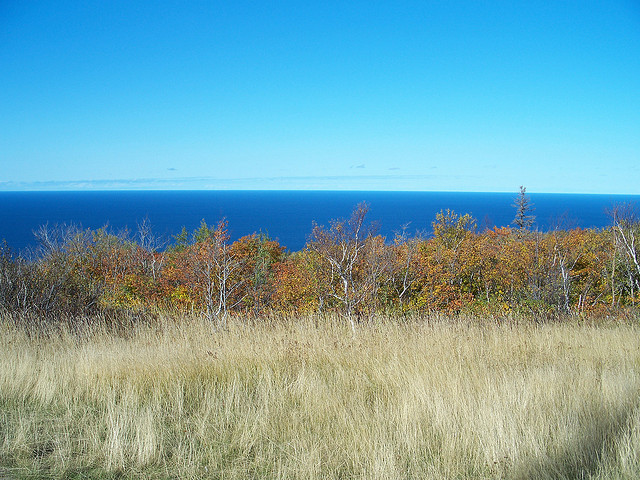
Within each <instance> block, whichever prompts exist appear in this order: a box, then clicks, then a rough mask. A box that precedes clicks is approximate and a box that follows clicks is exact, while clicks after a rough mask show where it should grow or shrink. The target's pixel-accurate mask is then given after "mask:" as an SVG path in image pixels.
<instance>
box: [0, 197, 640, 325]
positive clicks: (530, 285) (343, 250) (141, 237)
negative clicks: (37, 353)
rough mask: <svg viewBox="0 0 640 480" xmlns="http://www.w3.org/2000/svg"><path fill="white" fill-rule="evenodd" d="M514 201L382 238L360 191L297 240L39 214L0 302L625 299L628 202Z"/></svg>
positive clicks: (506, 306)
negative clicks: (547, 226) (564, 206)
mask: <svg viewBox="0 0 640 480" xmlns="http://www.w3.org/2000/svg"><path fill="white" fill-rule="evenodd" d="M522 193H524V192H522ZM521 198H523V197H521ZM525 206H526V205H525ZM518 208H519V210H518V214H517V215H516V220H518V219H519V220H518V221H517V224H518V226H517V227H516V228H508V227H502V228H493V229H487V230H485V231H481V232H479V231H478V229H477V222H476V220H475V219H474V218H472V217H471V216H470V215H468V214H464V215H459V214H457V213H456V212H453V211H451V210H444V211H441V212H440V213H438V214H437V215H436V218H435V219H434V221H433V224H432V227H433V228H432V230H433V234H431V235H429V236H427V235H422V234H419V233H410V232H409V231H408V229H404V230H403V231H400V232H398V233H397V234H396V236H395V238H391V239H389V238H385V237H382V236H380V235H378V234H377V233H376V230H375V228H373V227H372V225H371V224H370V223H369V222H368V221H367V213H368V206H367V205H366V204H364V203H363V204H360V205H358V206H357V207H356V208H355V209H354V211H353V213H352V215H351V217H350V218H348V219H338V220H333V221H331V222H330V223H329V225H328V226H321V225H313V227H312V230H311V232H310V234H309V236H308V240H307V243H306V246H305V248H304V249H303V250H301V251H297V252H287V251H286V250H285V248H284V247H283V246H282V245H280V244H279V243H278V242H277V241H275V240H273V239H270V238H269V237H268V236H267V235H264V234H253V235H249V236H245V237H242V238H240V239H238V240H236V241H233V242H232V241H230V237H229V233H228V225H227V222H226V221H225V220H221V221H220V222H218V223H217V224H215V225H209V224H207V223H206V222H205V221H204V220H203V221H202V224H201V225H200V227H199V228H198V229H197V230H195V231H194V232H187V231H186V230H185V229H184V228H183V231H182V232H181V233H180V234H178V235H176V236H175V237H173V238H172V240H171V241H170V242H161V241H160V239H159V238H158V237H157V236H155V235H154V234H153V231H152V229H151V226H150V224H149V222H148V221H144V222H143V223H142V224H140V225H139V226H138V229H137V231H135V232H123V233H114V232H111V231H109V230H108V229H106V228H103V229H98V230H89V229H82V228H80V227H78V226H57V227H55V228H49V227H41V228H40V229H39V230H38V231H37V232H35V233H36V237H37V239H38V241H39V248H38V249H37V250H36V251H34V252H31V253H30V254H29V255H26V256H25V255H22V256H16V255H14V254H12V252H11V251H10V249H9V248H8V247H7V246H6V244H5V246H4V247H1V248H0V309H1V310H3V311H4V312H5V313H6V314H7V313H8V314H10V315H24V314H27V315H35V316H40V317H42V318H49V319H50V318H57V317H61V316H64V317H86V316H90V315H93V314H96V313H100V312H144V311H159V310H169V311H178V312H194V313H198V314H204V315H206V316H208V317H209V318H211V319H212V321H214V322H215V323H216V324H217V325H220V324H222V323H224V321H225V318H226V317H227V315H229V314H236V313H238V314H243V315H255V316H258V315H266V314H271V313H277V314H306V313H313V312H339V313H341V314H343V315H344V316H345V317H346V318H348V319H349V320H350V321H351V324H352V326H355V322H357V321H358V319H359V318H363V317H366V316H369V315H373V314H377V313H383V314H399V315H402V314H412V313H416V314H421V313H432V312H440V313H443V314H452V315H454V314H461V313H464V314H467V313H468V314H475V315H489V316H498V317H504V316H508V315H509V314H511V313H518V314H527V315H535V316H539V317H541V318H558V317H563V316H566V315H584V316H604V315H609V314H611V313H612V312H616V314H621V313H625V312H627V313H628V312H636V308H635V307H636V306H637V304H638V302H639V301H640V293H639V292H640V263H639V260H640V245H638V243H639V242H640V221H639V220H638V217H637V216H636V214H635V211H634V210H633V209H632V208H631V207H629V206H617V207H615V208H613V209H612V212H611V218H612V223H611V226H610V227H609V228H606V229H598V230H591V229H586V230H584V229H579V228H577V229H571V230H560V229H557V230H553V231H549V232H539V231H535V230H532V229H530V226H531V222H530V217H527V216H526V215H524V213H526V212H524V209H523V207H522V205H519V206H518Z"/></svg>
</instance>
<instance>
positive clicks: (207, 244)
mask: <svg viewBox="0 0 640 480" xmlns="http://www.w3.org/2000/svg"><path fill="white" fill-rule="evenodd" d="M194 239H195V244H194V245H192V246H191V250H190V253H191V263H192V265H193V268H194V271H195V273H196V277H197V282H198V284H199V285H200V287H201V289H202V294H203V299H204V303H205V308H206V313H207V317H209V318H210V319H214V318H215V319H216V320H217V325H218V326H223V325H224V324H225V323H226V318H227V314H228V312H229V310H230V309H232V308H234V307H236V306H237V305H238V304H239V303H240V302H241V301H242V298H239V299H238V298H235V297H234V294H235V293H236V291H237V290H238V289H239V288H240V287H241V285H242V283H243V282H244V280H242V279H240V278H235V276H234V274H235V273H236V272H237V271H238V270H239V269H240V267H241V263H240V261H239V260H238V259H236V258H235V257H234V256H233V255H232V254H231V250H230V247H229V233H228V231H227V221H226V220H225V219H222V220H220V221H219V222H218V225H217V226H216V227H215V228H211V227H209V226H207V224H206V222H205V221H204V220H203V221H202V223H201V225H200V228H199V229H198V230H197V231H196V232H195V233H194Z"/></svg>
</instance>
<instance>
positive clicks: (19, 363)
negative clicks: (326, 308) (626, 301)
mask: <svg viewBox="0 0 640 480" xmlns="http://www.w3.org/2000/svg"><path fill="white" fill-rule="evenodd" d="M0 330H1V331H0V477H2V476H3V475H5V476H7V477H9V478H20V477H33V476H46V477H59V478H68V477H77V478H86V477H92V478H94V477H104V478H109V477H112V478H115V477H123V476H124V477H130V478H140V477H144V478H224V479H235V478H296V479H297V478H304V479H314V478H316V479H325V478H367V479H368V478H381V479H386V478H419V479H423V478H434V479H435V478H438V479H440V478H550V479H551V478H553V479H557V478H597V479H603V478H640V409H639V408H638V407H639V406H640V396H639V394H640V335H639V333H640V329H639V328H638V327H636V326H631V325H617V326H587V325H578V324H572V325H567V324H555V325H542V326H540V325H534V324H531V323H527V322H521V323H520V324H513V323H511V324H508V325H498V324H495V323H489V322H487V323H485V322H483V321H481V320H464V321H463V320H460V321H446V320H437V319H435V320H434V319H432V320H429V321H426V320H419V319H417V320H414V321H411V322H408V323H404V324H399V323H397V322H395V321H380V322H377V323H372V324H368V325H363V326H361V327H360V328H359V329H358V331H357V334H356V336H353V335H352V334H351V332H350V329H349V327H348V326H347V325H345V324H344V323H343V322H341V321H340V319H338V318H324V319H319V318H307V319H299V320H287V321H282V322H264V323H260V324H253V325H252V326H250V325H246V324H243V323H242V322H239V321H234V322H231V323H230V324H229V327H228V329H226V330H225V331H214V330H213V329H212V328H211V326H210V324H208V323H207V322H206V321H204V320H199V319H196V318H182V319H176V320H171V319H161V320H160V321H159V322H158V324H156V325H152V326H139V327H137V328H136V329H134V330H132V331H131V332H129V334H128V335H126V336H122V335H113V334H112V333H110V332H109V330H108V329H107V328H104V327H103V326H101V325H97V326H94V328H92V329H91V330H87V331H84V332H80V333H79V332H74V333H70V332H68V331H65V330H60V331H56V332H51V333H50V334H49V335H41V336H33V335H29V334H27V333H25V332H24V330H21V329H19V328H17V327H12V326H11V325H10V323H8V322H3V323H2V326H1V327H0Z"/></svg>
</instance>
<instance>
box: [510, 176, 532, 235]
mask: <svg viewBox="0 0 640 480" xmlns="http://www.w3.org/2000/svg"><path fill="white" fill-rule="evenodd" d="M513 206H514V207H516V216H515V217H514V219H513V225H514V226H515V227H516V228H517V229H518V230H520V231H521V232H524V231H526V230H529V229H530V228H531V226H532V225H533V223H534V222H535V220H536V217H535V215H532V214H531V213H532V212H533V210H534V208H533V203H531V200H530V199H529V196H528V195H527V188H526V187H523V186H522V185H520V193H519V194H518V196H517V197H516V198H515V200H514V204H513Z"/></svg>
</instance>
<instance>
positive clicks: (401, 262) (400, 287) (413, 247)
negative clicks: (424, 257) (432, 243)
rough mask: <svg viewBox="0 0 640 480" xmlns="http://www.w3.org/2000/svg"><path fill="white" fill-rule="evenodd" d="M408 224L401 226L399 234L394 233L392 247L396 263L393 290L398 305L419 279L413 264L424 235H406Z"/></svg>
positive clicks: (404, 299) (417, 271)
mask: <svg viewBox="0 0 640 480" xmlns="http://www.w3.org/2000/svg"><path fill="white" fill-rule="evenodd" d="M407 230H408V224H407V225H403V226H402V229H401V231H400V232H398V233H396V236H395V239H394V246H395V250H396V261H395V264H394V275H395V278H396V280H395V282H394V288H395V291H396V294H397V295H398V300H400V303H401V304H402V303H405V302H406V298H407V297H408V295H407V294H408V293H409V292H410V291H411V288H412V287H413V286H414V285H415V284H416V283H417V282H418V280H419V279H420V277H421V275H420V271H419V270H418V269H417V268H415V265H414V262H415V260H416V258H417V256H418V253H419V249H420V245H421V244H422V243H423V242H424V234H423V233H422V232H417V233H416V235H415V236H413V237H409V235H408V234H407Z"/></svg>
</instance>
